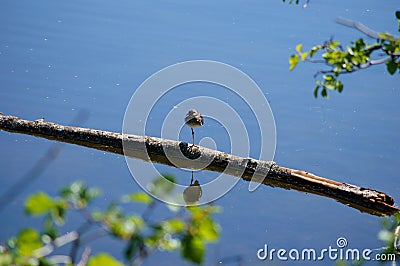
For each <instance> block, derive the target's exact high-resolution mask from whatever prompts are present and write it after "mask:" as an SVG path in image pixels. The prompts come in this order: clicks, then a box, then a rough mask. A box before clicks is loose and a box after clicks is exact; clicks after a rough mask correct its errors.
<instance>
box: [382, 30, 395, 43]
mask: <svg viewBox="0 0 400 266" xmlns="http://www.w3.org/2000/svg"><path fill="white" fill-rule="evenodd" d="M378 36H379V38H380V39H382V40H388V41H392V42H394V41H395V38H394V37H393V35H392V34H390V33H387V32H381V33H378Z"/></svg>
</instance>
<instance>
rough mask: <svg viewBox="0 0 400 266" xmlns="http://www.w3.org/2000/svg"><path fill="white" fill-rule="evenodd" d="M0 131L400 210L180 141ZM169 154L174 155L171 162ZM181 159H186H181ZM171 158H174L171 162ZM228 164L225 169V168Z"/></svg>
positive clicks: (376, 211) (26, 123)
mask: <svg viewBox="0 0 400 266" xmlns="http://www.w3.org/2000/svg"><path fill="white" fill-rule="evenodd" d="M0 130H4V131H8V132H13V133H21V134H27V135H33V136H36V137H40V138H46V139H50V140H56V141H60V142H65V143H71V144H75V145H80V146H85V147H89V148H93V149H97V150H102V151H106V152H112V153H116V154H120V155H125V156H129V157H132V158H137V159H141V160H144V161H148V162H154V163H161V164H165V165H169V166H173V167H176V166H175V164H174V163H176V162H179V166H180V167H184V168H194V169H196V164H197V163H196V160H194V159H198V158H200V157H201V158H202V159H204V160H206V161H209V162H210V163H209V164H208V165H207V166H206V167H205V168H203V169H202V170H209V171H214V172H221V173H222V172H224V173H226V174H229V175H232V176H235V177H238V178H241V179H243V180H246V181H253V182H254V181H256V182H259V183H262V184H264V185H268V186H272V187H280V188H284V189H294V190H297V191H300V192H307V193H312V194H316V195H320V196H325V197H329V198H332V199H335V200H337V201H339V202H341V203H343V204H346V205H348V206H351V207H353V208H356V209H358V210H360V211H362V212H366V213H369V214H373V215H378V216H384V215H392V214H394V213H395V212H398V211H400V209H399V208H398V207H396V206H394V199H393V198H392V197H390V196H389V195H387V194H385V193H383V192H380V191H377V190H373V189H368V188H363V187H358V186H355V185H351V184H347V183H343V182H339V181H334V180H330V179H327V178H323V177H319V176H317V175H314V174H311V173H308V172H306V171H302V170H295V169H290V168H286V167H282V166H279V165H277V164H276V163H275V162H273V161H261V160H256V159H252V158H243V157H239V156H235V155H232V154H227V153H225V152H221V151H217V150H212V149H208V148H205V147H201V146H194V147H191V146H190V145H189V144H188V143H185V142H180V141H175V140H168V139H161V138H156V137H149V136H137V135H124V134H121V133H116V132H108V131H102V130H95V129H90V128H81V127H73V126H64V125H59V124H56V123H51V122H46V121H43V120H36V121H30V120H23V119H20V118H18V117H15V116H5V115H0ZM124 151H125V153H124ZM166 151H167V153H168V157H167V156H166ZM174 154H176V155H177V156H176V157H174ZM182 154H183V155H184V157H185V158H186V160H181V159H180V157H182ZM171 155H172V157H174V158H171ZM178 155H180V156H178ZM187 159H192V160H187ZM171 161H174V163H172V162H171ZM189 163H190V164H189ZM228 164H229V165H230V167H227V166H228ZM231 166H232V167H231ZM241 169H244V171H242V170H241Z"/></svg>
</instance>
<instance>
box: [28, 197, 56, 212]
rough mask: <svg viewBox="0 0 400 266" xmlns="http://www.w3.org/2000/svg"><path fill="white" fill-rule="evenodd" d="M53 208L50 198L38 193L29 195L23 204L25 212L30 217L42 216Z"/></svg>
mask: <svg viewBox="0 0 400 266" xmlns="http://www.w3.org/2000/svg"><path fill="white" fill-rule="evenodd" d="M53 206H54V202H53V200H52V198H50V197H49V196H48V195H47V194H46V193H44V192H39V193H36V194H33V195H31V196H30V197H29V198H28V199H27V200H26V202H25V211H26V212H27V213H28V214H32V215H42V214H45V213H48V212H50V211H51V209H52V208H53Z"/></svg>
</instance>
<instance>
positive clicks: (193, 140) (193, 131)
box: [191, 128, 194, 146]
mask: <svg viewBox="0 0 400 266" xmlns="http://www.w3.org/2000/svg"><path fill="white" fill-rule="evenodd" d="M191 129H192V143H193V146H194V130H193V128H191Z"/></svg>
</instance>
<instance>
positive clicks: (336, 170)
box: [0, 1, 400, 265]
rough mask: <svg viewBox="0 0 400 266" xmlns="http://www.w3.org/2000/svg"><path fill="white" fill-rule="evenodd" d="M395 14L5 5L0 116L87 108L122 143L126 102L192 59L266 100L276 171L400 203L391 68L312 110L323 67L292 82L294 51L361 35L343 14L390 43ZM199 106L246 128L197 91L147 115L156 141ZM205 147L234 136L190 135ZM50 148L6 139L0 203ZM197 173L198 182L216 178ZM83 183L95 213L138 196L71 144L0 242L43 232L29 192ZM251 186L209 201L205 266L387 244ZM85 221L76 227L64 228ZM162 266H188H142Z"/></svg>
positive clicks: (334, 215) (337, 215) (324, 209)
mask: <svg viewBox="0 0 400 266" xmlns="http://www.w3.org/2000/svg"><path fill="white" fill-rule="evenodd" d="M396 7H398V6H397V5H395V3H394V2H391V3H385V4H384V5H382V4H380V3H379V2H377V1H367V2H365V1H364V2H363V3H359V4H356V3H349V2H346V1H328V2H327V1H324V2H323V3H322V2H320V1H311V3H310V6H309V7H308V8H307V9H305V10H304V9H302V8H301V7H300V6H295V5H288V4H284V3H282V2H281V1H271V2H269V3H265V2H262V1H250V2H244V1H243V2H241V3H233V2H231V1H223V2H221V1H220V2H218V3H214V2H212V1H201V2H185V3H183V2H174V1H168V2H159V3H150V2H132V1H119V2H108V1H63V2H61V1H3V2H2V8H1V11H0V14H1V15H0V81H1V89H0V112H3V113H4V114H10V115H16V116H19V117H21V118H25V119H38V118H42V117H44V118H45V119H46V120H47V121H53V122H56V123H60V124H68V123H69V122H70V121H71V120H72V119H73V118H74V116H75V115H76V114H77V113H78V111H79V110H81V109H85V110H88V111H89V113H90V117H89V120H88V121H87V122H86V123H85V124H84V126H86V127H90V128H96V129H104V130H110V131H117V132H120V131H121V128H122V121H123V117H124V112H125V108H126V105H127V104H128V101H129V99H130V97H131V96H132V94H133V93H134V91H135V89H136V88H137V87H138V86H139V85H140V84H141V83H142V82H143V81H144V80H145V79H146V78H147V77H149V76H150V75H151V74H153V73H155V72H156V71H158V70H160V69H162V68H164V67H166V66H168V65H171V64H174V63H177V62H181V61H185V60H192V59H210V60H216V61H221V62H224V63H228V64H231V65H233V66H234V67H237V68H239V69H240V70H242V71H244V72H245V73H247V74H248V75H249V76H251V77H252V78H253V79H254V80H255V81H256V82H257V83H258V85H259V86H260V87H261V88H262V90H263V92H264V94H265V95H266V97H267V99H268V101H269V103H270V106H271V108H272V111H273V113H274V116H275V121H276V127H277V149H276V156H275V161H276V162H277V163H278V164H279V165H282V166H286V167H291V168H296V169H305V170H307V171H310V172H313V173H316V174H318V175H321V176H324V177H328V178H331V179H335V180H338V181H344V182H348V183H352V184H356V185H361V186H364V187H370V188H374V189H378V190H381V191H384V192H386V193H388V194H389V195H392V196H393V197H394V198H395V199H396V200H397V201H398V200H400V186H399V185H398V176H397V175H398V171H397V170H396V166H397V165H398V164H399V162H400V157H399V151H400V149H399V143H400V139H399V138H400V137H399V134H398V131H399V125H400V115H399V114H400V113H399V111H400V107H399V105H398V99H399V96H400V95H399V87H398V84H399V78H398V75H397V76H396V75H395V76H390V75H388V74H387V73H386V70H385V69H384V67H376V68H371V69H369V70H366V71H364V72H359V73H356V74H354V75H350V76H347V77H345V80H344V81H345V89H344V92H343V93H342V94H341V95H338V94H336V93H331V94H330V96H331V97H330V100H328V101H327V100H324V99H318V100H315V99H314V98H313V95H312V88H313V87H314V83H313V82H314V80H313V78H312V75H313V74H314V73H315V71H316V70H318V66H316V65H300V66H299V67H298V68H297V69H296V70H295V71H294V72H289V71H288V63H287V59H288V57H289V56H290V55H291V53H293V52H294V50H293V49H294V47H295V46H296V44H298V43H303V44H304V47H306V48H307V47H310V46H311V45H313V44H317V43H321V42H323V41H325V40H327V39H329V38H330V37H331V36H334V37H335V38H337V39H339V40H342V41H343V42H346V41H349V40H353V39H355V38H357V37H358V36H360V35H361V33H360V32H357V31H355V30H354V29H349V28H345V27H343V26H340V25H338V24H335V23H334V19H335V18H336V17H339V16H342V17H346V18H349V19H354V20H358V21H361V22H363V23H365V24H366V25H368V26H370V27H371V28H373V29H376V30H379V31H390V32H393V33H395V32H396V31H397V29H396V21H395V19H394V10H395V8H396ZM200 94H201V95H208V96H212V97H218V98H219V99H221V100H224V101H226V102H227V103H228V104H231V105H232V106H234V107H235V108H236V109H237V110H238V112H240V113H241V114H242V116H243V117H245V118H246V117H247V118H249V119H250V120H251V118H252V116H251V114H250V113H249V110H248V108H247V107H246V106H244V105H242V104H241V102H240V99H238V98H237V97H235V96H234V95H229V94H227V93H226V91H224V89H223V88H220V89H216V87H215V86H212V85H210V86H202V85H201V84H200V85H199V84H191V85H187V87H186V88H185V89H183V90H181V91H176V92H175V94H171V95H166V97H165V98H164V99H162V100H161V101H160V103H159V105H158V106H157V112H154V115H153V116H152V117H151V124H152V125H153V127H150V128H149V129H148V130H149V132H150V133H151V135H154V136H159V133H158V132H159V126H160V124H161V123H162V118H163V114H166V113H168V112H169V111H170V110H171V108H173V106H174V105H175V104H176V103H179V101H181V100H184V99H186V98H189V97H195V96H197V95H200ZM200 111H201V112H203V114H205V115H206V114H207V111H206V110H204V111H203V110H200ZM182 119H183V118H182ZM206 122H207V120H206ZM249 125H250V138H253V141H254V142H253V144H252V147H251V155H253V156H254V155H257V154H259V152H260V151H259V147H258V145H257V143H258V142H259V141H260V140H259V139H257V136H258V134H257V133H258V132H256V131H253V130H256V129H253V130H252V129H251V127H252V126H254V125H253V124H252V123H251V122H250V123H249ZM254 132H256V133H254ZM207 136H209V137H212V138H213V139H214V142H215V143H216V145H217V148H218V149H220V150H224V151H229V150H230V148H231V146H230V143H227V141H226V136H227V132H226V131H224V130H223V128H221V127H220V125H218V123H216V122H215V121H211V120H209V121H208V122H207V123H206V125H205V126H203V127H201V128H198V129H196V139H201V138H204V137H207ZM180 139H181V140H184V141H188V142H189V141H190V140H191V135H190V130H189V129H188V128H183V129H182V131H181V133H180ZM52 143H53V142H51V141H47V140H44V139H38V138H34V137H30V136H25V135H18V134H10V133H6V132H0V146H1V160H0V168H1V169H2V175H1V181H0V182H1V188H0V191H5V190H6V189H7V188H9V187H10V186H11V185H12V184H13V183H14V182H15V181H16V180H17V179H18V178H19V177H21V176H22V175H23V174H25V173H26V172H27V171H28V170H29V169H30V168H31V167H32V166H33V165H34V164H35V162H36V161H37V160H38V159H39V158H40V157H41V156H42V155H43V154H44V153H45V152H46V151H47V149H48V148H49V147H50V146H51V145H52ZM158 169H159V170H160V171H162V172H166V173H172V174H175V175H176V176H177V178H178V179H179V180H180V182H183V183H184V182H185V180H186V179H185V178H186V175H187V172H184V171H183V170H177V169H171V168H167V167H165V166H158ZM196 175H197V177H198V178H199V179H201V178H203V180H207V178H211V179H212V177H213V176H215V174H212V173H208V172H203V173H197V174H196ZM183 176H184V177H183ZM76 179H82V180H84V181H85V182H87V183H88V184H89V185H92V186H97V187H99V188H101V189H102V190H103V196H102V197H101V199H100V200H98V201H97V202H96V204H97V205H98V206H100V207H101V206H105V205H106V204H107V203H109V202H110V201H111V200H112V199H115V198H118V197H119V196H120V195H122V194H125V193H129V192H133V191H138V190H139V189H140V188H139V187H138V185H137V184H136V183H135V182H134V180H133V178H132V177H131V175H130V172H129V170H128V168H127V166H126V163H125V160H124V158H123V157H122V156H117V155H114V154H107V153H103V152H100V151H96V150H90V149H86V148H83V147H79V146H74V145H65V146H63V149H62V152H61V154H60V156H59V157H58V158H57V159H56V160H55V161H54V162H53V163H51V164H50V165H49V166H48V168H47V170H46V171H45V173H44V174H43V175H42V176H41V177H40V178H38V180H36V181H35V182H34V183H33V184H31V185H29V186H28V187H26V188H25V190H24V192H23V193H22V194H21V196H19V197H18V198H17V199H16V200H15V201H13V202H12V203H11V204H10V205H9V206H8V207H7V208H6V209H5V210H4V211H3V212H2V213H1V217H2V219H1V222H0V228H1V229H0V239H2V240H4V239H6V238H7V237H9V236H11V235H12V234H16V232H17V231H18V230H19V229H20V228H21V227H23V226H27V225H30V226H34V225H38V224H39V222H40V219H36V220H33V221H32V219H30V218H26V217H25V216H24V214H23V208H22V203H23V202H24V199H25V198H26V196H27V195H28V194H29V193H32V192H34V191H37V190H45V191H47V192H49V193H50V194H53V195H54V194H55V193H56V191H57V190H58V188H60V187H61V186H63V185H65V184H68V183H70V182H72V181H73V180H76ZM188 180H189V179H188ZM247 188H248V183H246V182H244V181H240V182H239V183H238V184H237V185H236V186H235V187H234V189H233V190H231V191H230V192H229V193H228V194H226V195H225V196H224V197H222V198H221V199H219V200H217V201H216V202H215V204H217V205H220V206H222V207H223V212H222V213H221V214H219V215H217V216H216V219H217V220H218V222H219V223H220V225H221V227H222V233H221V238H220V241H219V242H218V243H217V244H214V245H210V246H209V247H208V250H207V258H206V261H207V263H208V264H213V263H215V262H217V261H218V260H220V259H222V258H226V257H230V256H239V257H241V258H242V259H243V261H244V264H245V265H264V264H265V263H266V262H260V261H258V259H257V256H256V252H257V250H258V249H259V248H262V247H263V246H264V244H268V246H270V247H273V248H286V249H290V248H298V249H301V248H307V247H312V248H315V249H317V250H318V249H323V248H327V247H328V246H329V245H331V246H335V245H336V239H337V238H338V237H346V239H347V240H348V246H349V247H352V248H360V249H363V248H378V247H380V246H381V242H380V241H379V240H377V233H378V231H379V229H380V218H378V217H374V216H371V215H368V214H363V213H360V212H359V211H357V210H355V209H352V208H349V207H347V206H344V205H342V204H340V203H337V202H335V201H334V200H331V199H327V198H322V197H319V196H315V195H308V194H304V193H299V192H296V191H286V190H283V189H279V188H270V187H264V186H263V187H260V188H258V189H257V190H256V191H255V192H253V193H250V192H248V190H247ZM132 211H133V210H132ZM137 211H140V210H137ZM155 212H156V213H155V217H157V216H158V215H159V216H160V217H162V216H163V215H164V214H165V213H166V212H167V211H166V208H165V207H164V206H162V204H160V206H158V207H157V208H156V210H155ZM80 221H81V218H80V217H79V216H74V217H73V219H72V223H71V224H70V225H68V226H67V228H66V229H68V228H70V229H72V228H75V227H76V223H78V222H80ZM95 247H96V248H98V249H102V250H109V251H116V250H118V248H119V247H120V246H119V245H118V244H116V243H114V242H110V241H108V240H107V241H99V242H97V243H96V244H95ZM117 254H118V253H117ZM166 260H168V261H170V262H171V264H172V263H173V262H179V263H183V262H182V261H180V259H179V254H175V253H174V254H170V253H167V252H158V253H156V255H153V256H151V258H150V259H149V260H148V261H147V263H146V264H147V265H154V264H155V263H160V262H163V263H165V261H166ZM274 263H275V264H282V263H284V262H279V261H275V262H274ZM325 264H327V265H330V264H332V262H331V261H329V260H327V261H325Z"/></svg>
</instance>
